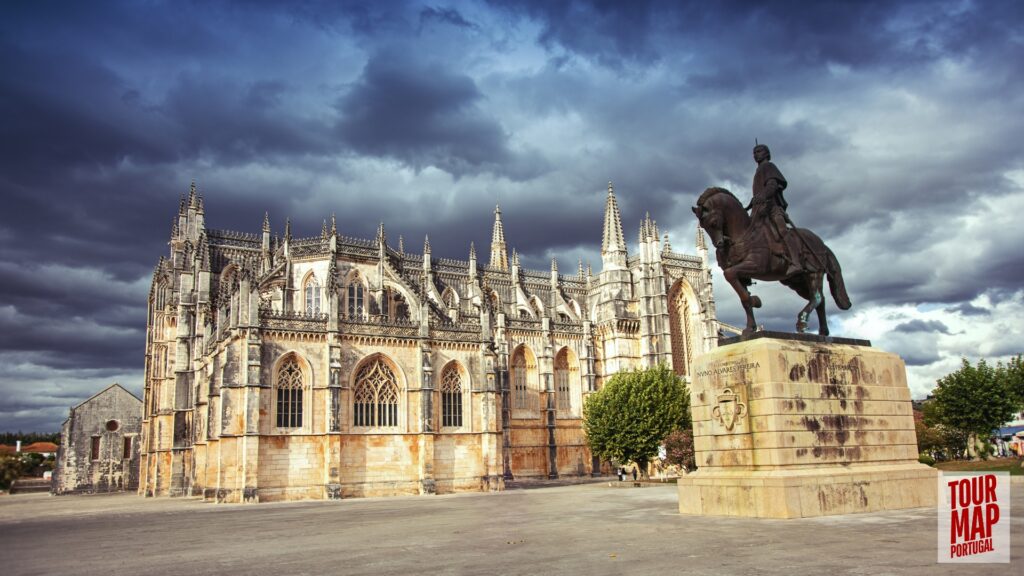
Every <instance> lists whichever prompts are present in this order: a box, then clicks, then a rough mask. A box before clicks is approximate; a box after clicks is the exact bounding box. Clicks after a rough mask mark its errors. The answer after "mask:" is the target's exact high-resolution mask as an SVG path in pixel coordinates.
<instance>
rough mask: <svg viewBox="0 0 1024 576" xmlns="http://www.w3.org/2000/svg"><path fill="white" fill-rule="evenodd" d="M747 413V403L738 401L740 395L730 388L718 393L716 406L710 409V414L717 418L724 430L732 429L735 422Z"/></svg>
mask: <svg viewBox="0 0 1024 576" xmlns="http://www.w3.org/2000/svg"><path fill="white" fill-rule="evenodd" d="M746 413H747V405H746V404H744V403H742V402H740V397H739V395H738V394H735V393H734V392H733V391H732V389H731V388H726V389H725V390H722V393H721V394H719V395H718V406H715V407H714V409H713V410H712V411H711V415H712V416H713V417H714V418H715V420H718V423H719V424H721V425H722V426H725V429H726V430H730V431H731V430H732V429H733V427H734V426H735V425H736V422H737V421H738V420H739V419H740V418H742V417H743V416H745V415H746Z"/></svg>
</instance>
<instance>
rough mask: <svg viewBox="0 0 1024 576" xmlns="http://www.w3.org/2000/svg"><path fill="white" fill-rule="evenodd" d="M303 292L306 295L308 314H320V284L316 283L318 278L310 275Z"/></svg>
mask: <svg viewBox="0 0 1024 576" xmlns="http://www.w3.org/2000/svg"><path fill="white" fill-rule="evenodd" d="M302 292H303V293H304V294H305V295H306V314H319V313H320V283H319V282H317V281H316V276H313V275H312V274H310V275H309V278H307V279H306V283H305V285H304V286H303V288H302Z"/></svg>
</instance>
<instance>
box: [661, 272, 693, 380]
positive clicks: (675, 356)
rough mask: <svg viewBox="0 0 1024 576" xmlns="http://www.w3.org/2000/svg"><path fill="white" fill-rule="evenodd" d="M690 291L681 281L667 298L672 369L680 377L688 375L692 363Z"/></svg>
mask: <svg viewBox="0 0 1024 576" xmlns="http://www.w3.org/2000/svg"><path fill="white" fill-rule="evenodd" d="M691 298H692V297H691V296H690V291H689V290H687V287H686V286H684V285H683V283H682V281H680V283H679V284H678V285H677V287H676V288H675V290H674V291H673V293H672V296H671V297H670V298H669V303H668V313H669V335H670V336H671V338H672V369H673V371H674V372H675V373H676V374H678V375H680V376H688V375H689V374H690V364H691V363H692V362H693V355H694V347H693V344H692V343H693V332H694V328H695V327H694V326H693V324H692V322H693V320H692V318H691V315H690V308H691V306H692V300H691Z"/></svg>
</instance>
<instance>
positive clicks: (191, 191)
mask: <svg viewBox="0 0 1024 576" xmlns="http://www.w3.org/2000/svg"><path fill="white" fill-rule="evenodd" d="M195 205H196V181H195V179H194V178H193V179H192V184H190V185H189V187H188V207H189V208H194V207H195Z"/></svg>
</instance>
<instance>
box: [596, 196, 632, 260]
mask: <svg viewBox="0 0 1024 576" xmlns="http://www.w3.org/2000/svg"><path fill="white" fill-rule="evenodd" d="M611 253H619V254H621V255H623V256H624V255H625V254H626V240H625V238H624V237H623V234H622V216H621V215H620V214H619V204H618V202H617V201H616V200H615V191H614V189H613V188H612V183H611V182H609V183H608V199H607V201H606V202H605V208H604V230H603V233H602V235H601V254H602V255H603V254H611ZM623 260H624V258H623ZM624 263H625V262H623V264H624Z"/></svg>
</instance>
